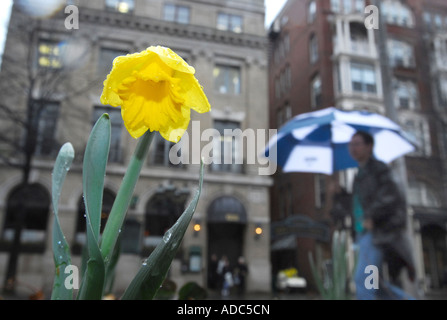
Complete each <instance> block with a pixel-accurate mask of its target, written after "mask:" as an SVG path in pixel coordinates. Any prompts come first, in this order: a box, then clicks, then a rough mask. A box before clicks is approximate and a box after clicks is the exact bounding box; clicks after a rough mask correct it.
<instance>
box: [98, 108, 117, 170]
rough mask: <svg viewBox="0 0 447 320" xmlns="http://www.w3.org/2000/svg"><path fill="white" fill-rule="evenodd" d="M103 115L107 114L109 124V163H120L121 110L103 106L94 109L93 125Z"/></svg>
mask: <svg viewBox="0 0 447 320" xmlns="http://www.w3.org/2000/svg"><path fill="white" fill-rule="evenodd" d="M104 113H108V114H109V117H110V124H111V136H110V151H109V161H110V162H122V160H123V154H122V149H121V135H122V131H123V120H122V118H121V109H120V108H115V107H105V106H104V107H103V106H98V107H95V110H94V112H93V119H92V122H93V125H94V124H95V123H96V121H98V119H99V118H100V117H101V116H102V115H103V114H104Z"/></svg>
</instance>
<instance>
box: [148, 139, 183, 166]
mask: <svg viewBox="0 0 447 320" xmlns="http://www.w3.org/2000/svg"><path fill="white" fill-rule="evenodd" d="M174 145H175V143H173V142H171V141H168V140H166V139H164V138H163V137H162V136H161V135H160V133H158V132H157V133H156V134H155V135H154V140H153V142H152V146H153V148H154V149H153V150H152V151H151V152H150V162H151V163H152V164H154V165H159V166H166V167H177V168H181V167H182V163H181V162H180V163H179V164H176V165H175V164H173V163H172V162H171V161H170V160H169V152H170V150H171V148H172V147H173V146H174Z"/></svg>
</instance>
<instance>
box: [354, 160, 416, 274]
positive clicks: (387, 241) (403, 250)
mask: <svg viewBox="0 0 447 320" xmlns="http://www.w3.org/2000/svg"><path fill="white" fill-rule="evenodd" d="M353 188H354V189H353V190H354V192H357V193H358V195H359V198H360V203H361V205H362V207H363V212H364V218H366V219H367V218H371V219H372V221H373V230H372V234H373V241H374V244H376V245H377V246H379V247H381V248H382V249H383V250H384V259H385V261H387V262H388V264H389V269H390V274H391V276H395V275H397V273H398V272H399V271H400V269H401V268H402V267H407V268H408V271H409V276H410V278H411V279H412V278H414V275H415V274H414V270H415V268H414V260H413V251H412V248H411V244H410V240H409V238H408V235H407V228H406V224H407V209H406V203H405V199H404V197H403V196H402V194H401V192H400V190H399V188H398V186H397V184H396V183H395V181H394V180H393V177H392V174H391V170H390V169H389V168H388V166H387V165H386V164H385V163H383V162H381V161H378V160H376V159H374V158H371V159H370V160H369V161H368V162H367V163H366V165H365V166H364V168H363V170H361V171H359V173H358V174H357V176H356V177H355V179H354V186H353Z"/></svg>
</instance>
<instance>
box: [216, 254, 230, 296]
mask: <svg viewBox="0 0 447 320" xmlns="http://www.w3.org/2000/svg"><path fill="white" fill-rule="evenodd" d="M217 273H218V274H219V277H220V288H221V294H222V296H228V295H229V294H230V289H231V287H232V286H233V274H232V272H231V268H230V262H229V261H228V258H227V256H226V255H223V256H222V257H221V258H220V260H219V263H218V265H217Z"/></svg>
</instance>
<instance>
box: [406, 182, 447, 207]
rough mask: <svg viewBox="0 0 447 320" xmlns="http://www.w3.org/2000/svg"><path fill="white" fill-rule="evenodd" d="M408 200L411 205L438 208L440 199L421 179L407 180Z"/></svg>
mask: <svg viewBox="0 0 447 320" xmlns="http://www.w3.org/2000/svg"><path fill="white" fill-rule="evenodd" d="M408 201H409V203H410V205H412V206H424V207H433V208H439V207H440V206H441V201H439V198H438V197H437V196H436V194H435V192H433V190H432V188H430V187H428V186H427V184H426V183H423V182H421V181H409V182H408Z"/></svg>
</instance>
